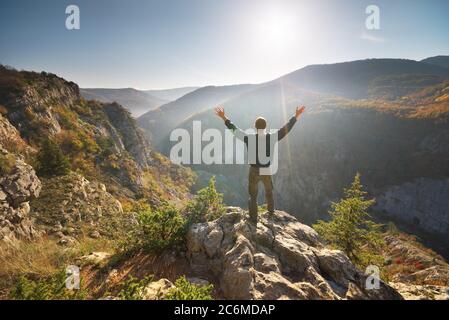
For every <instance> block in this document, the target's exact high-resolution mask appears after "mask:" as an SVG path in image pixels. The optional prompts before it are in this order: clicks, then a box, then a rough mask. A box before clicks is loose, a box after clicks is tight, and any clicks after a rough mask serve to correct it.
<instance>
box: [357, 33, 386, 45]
mask: <svg viewBox="0 0 449 320" xmlns="http://www.w3.org/2000/svg"><path fill="white" fill-rule="evenodd" d="M360 39H362V40H367V41H369V42H373V43H384V42H386V41H387V39H386V38H383V37H379V36H374V35H372V34H370V33H367V32H363V33H362V35H361V36H360Z"/></svg>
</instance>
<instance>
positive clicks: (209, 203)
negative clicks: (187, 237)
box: [186, 176, 225, 223]
mask: <svg viewBox="0 0 449 320" xmlns="http://www.w3.org/2000/svg"><path fill="white" fill-rule="evenodd" d="M224 211H225V207H224V205H223V194H221V193H219V192H218V191H217V189H216V188H215V176H213V177H212V178H211V179H210V180H209V185H208V186H207V187H205V188H203V189H201V190H199V191H198V193H197V194H196V196H195V198H194V199H193V200H191V201H189V203H188V204H187V206H186V212H187V216H188V218H189V222H192V223H197V222H205V221H212V220H215V219H217V218H219V217H220V216H221V215H222V214H223V213H224Z"/></svg>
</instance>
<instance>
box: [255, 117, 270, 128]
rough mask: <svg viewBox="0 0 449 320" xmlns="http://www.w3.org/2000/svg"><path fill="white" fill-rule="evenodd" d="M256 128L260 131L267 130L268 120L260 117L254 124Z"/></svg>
mask: <svg viewBox="0 0 449 320" xmlns="http://www.w3.org/2000/svg"><path fill="white" fill-rule="evenodd" d="M254 126H255V127H256V129H258V130H259V129H261V130H263V129H266V127H267V120H265V118H263V117H258V118H257V119H256V121H255V122H254Z"/></svg>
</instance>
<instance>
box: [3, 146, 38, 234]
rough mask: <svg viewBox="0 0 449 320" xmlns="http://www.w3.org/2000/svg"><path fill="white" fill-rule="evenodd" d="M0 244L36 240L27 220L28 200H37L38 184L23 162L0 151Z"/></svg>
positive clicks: (30, 220) (36, 232) (31, 169)
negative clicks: (15, 240)
mask: <svg viewBox="0 0 449 320" xmlns="http://www.w3.org/2000/svg"><path fill="white" fill-rule="evenodd" d="M0 160H1V165H0V172H1V176H0V240H3V241H6V242H8V241H12V240H14V239H16V238H23V239H33V238H35V237H37V236H39V232H38V231H37V230H36V229H35V228H34V223H33V220H32V219H31V218H30V216H29V213H30V203H29V202H30V200H31V199H34V198H36V197H37V196H39V192H40V191H41V187H42V185H41V182H40V180H39V179H38V177H37V176H36V173H35V172H34V169H33V168H32V167H31V166H30V165H28V164H26V163H25V162H24V160H23V159H22V158H21V157H19V156H16V155H14V154H12V153H9V152H8V151H6V150H5V149H3V148H1V147H0Z"/></svg>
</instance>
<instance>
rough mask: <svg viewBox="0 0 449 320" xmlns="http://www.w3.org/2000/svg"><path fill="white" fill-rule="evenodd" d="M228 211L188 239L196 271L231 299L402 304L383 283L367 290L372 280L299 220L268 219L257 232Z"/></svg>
mask: <svg viewBox="0 0 449 320" xmlns="http://www.w3.org/2000/svg"><path fill="white" fill-rule="evenodd" d="M227 211H228V212H227V213H226V214H224V215H223V216H222V217H220V218H219V219H217V220H215V221H212V222H208V223H199V224H194V225H192V226H191V227H190V229H189V231H188V234H187V250H188V259H189V262H190V264H191V267H192V269H193V270H194V272H195V273H197V274H198V275H205V274H207V275H209V276H210V277H212V278H214V279H216V282H218V283H219V288H218V289H219V291H220V292H221V294H222V295H223V297H224V298H225V299H402V297H401V295H400V294H399V293H398V292H397V291H396V290H395V289H393V288H392V287H390V286H388V285H387V284H385V283H383V282H382V281H381V283H380V288H379V289H377V290H375V289H374V290H368V289H365V282H366V279H367V276H365V275H364V274H363V273H362V272H361V271H359V270H357V268H356V267H355V266H354V265H353V264H352V263H351V262H350V261H349V259H348V257H347V256H346V255H345V254H344V253H343V252H341V251H338V250H329V249H326V248H325V247H324V246H323V244H322V242H321V240H320V238H319V236H318V234H317V233H316V232H315V231H314V230H313V229H312V228H310V227H309V226H306V225H304V224H301V223H300V222H298V220H297V219H296V218H294V217H293V216H291V215H289V214H287V213H285V212H282V211H276V212H275V214H274V216H273V217H270V218H266V217H265V216H263V215H262V217H260V218H259V222H258V224H257V227H255V226H254V225H253V224H250V223H249V222H248V220H247V218H246V214H245V212H244V211H243V210H242V209H240V208H235V207H230V208H228V210H227Z"/></svg>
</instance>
